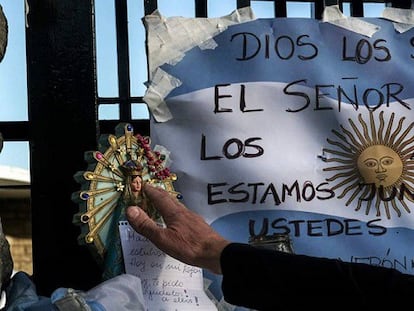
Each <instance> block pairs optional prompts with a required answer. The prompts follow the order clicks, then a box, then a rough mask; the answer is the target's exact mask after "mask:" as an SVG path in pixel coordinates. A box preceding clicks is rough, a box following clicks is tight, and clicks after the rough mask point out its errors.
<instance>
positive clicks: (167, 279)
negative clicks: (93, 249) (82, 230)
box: [119, 221, 217, 311]
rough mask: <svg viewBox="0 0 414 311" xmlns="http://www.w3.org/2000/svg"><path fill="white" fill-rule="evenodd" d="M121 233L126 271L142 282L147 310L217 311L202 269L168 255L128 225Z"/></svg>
mask: <svg viewBox="0 0 414 311" xmlns="http://www.w3.org/2000/svg"><path fill="white" fill-rule="evenodd" d="M119 231H120V236H121V244H122V252H123V256H124V262H125V271H126V273H129V274H132V275H135V276H137V277H139V278H140V279H141V282H142V290H143V295H144V298H145V300H146V305H147V311H149V310H151V311H181V310H183V311H186V310H189V311H190V310H202V311H204V310H205V311H212V310H217V307H216V306H215V304H214V303H213V302H212V301H211V300H210V299H209V298H208V296H207V295H206V293H205V292H204V288H203V272H202V269H200V268H198V267H194V266H190V265H187V264H185V263H182V262H180V261H178V260H176V259H174V258H172V257H170V256H168V255H166V254H165V253H164V252H162V251H160V250H159V249H158V248H157V247H156V246H155V245H154V244H152V242H150V241H149V240H148V239H146V238H145V237H143V236H142V235H140V234H138V233H136V232H135V230H134V229H132V228H131V227H130V225H129V223H128V222H125V221H123V222H120V223H119Z"/></svg>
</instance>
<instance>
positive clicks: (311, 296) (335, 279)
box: [126, 185, 414, 310]
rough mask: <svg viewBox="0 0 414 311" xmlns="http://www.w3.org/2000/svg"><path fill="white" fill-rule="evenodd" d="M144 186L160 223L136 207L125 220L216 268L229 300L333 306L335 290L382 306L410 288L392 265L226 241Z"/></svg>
mask: <svg viewBox="0 0 414 311" xmlns="http://www.w3.org/2000/svg"><path fill="white" fill-rule="evenodd" d="M144 191H145V194H146V196H147V197H148V199H149V200H151V203H152V204H153V205H154V207H155V208H156V209H157V210H158V211H159V212H160V214H161V215H162V217H163V219H164V221H165V224H166V227H165V228H164V227H160V226H159V225H157V224H156V223H155V222H154V221H153V220H152V219H151V218H149V217H148V215H147V214H146V213H145V212H143V211H142V210H140V209H138V208H137V207H129V208H128V209H127V211H126V213H127V219H128V221H129V223H130V224H131V226H132V227H133V228H134V229H135V230H136V231H137V232H138V233H140V234H142V235H143V236H145V237H147V238H148V239H149V240H151V241H152V242H153V243H154V244H155V245H156V246H157V247H158V248H159V249H161V250H162V251H164V252H165V253H167V254H168V255H170V256H172V257H175V258H176V259H178V260H180V261H182V262H185V263H187V264H189V265H194V266H198V267H201V268H205V269H209V270H210V271H212V272H214V273H219V274H220V273H222V274H223V281H222V289H223V294H224V297H225V300H226V301H227V302H229V303H231V304H234V305H242V306H245V307H249V308H253V309H256V310H279V309H281V308H282V307H286V308H289V309H290V308H293V307H294V306H298V305H299V304H300V303H304V302H305V303H308V305H310V306H312V304H314V305H317V306H318V308H320V307H321V304H322V305H329V306H330V307H332V308H333V307H334V305H330V303H329V301H328V300H329V299H330V297H332V296H335V297H336V298H338V301H339V303H340V305H341V306H344V305H347V306H349V307H356V306H357V307H361V306H364V305H366V306H370V307H372V306H374V305H378V306H380V307H383V306H382V303H383V302H382V299H381V298H382V296H393V297H395V296H396V295H398V298H399V299H397V300H394V301H393V305H394V306H396V305H398V304H399V303H401V302H403V301H405V302H406V301H407V300H404V299H402V297H410V296H409V295H408V293H410V292H411V293H413V294H414V277H413V276H410V275H407V274H402V273H400V272H398V271H397V270H394V269H386V268H382V267H375V266H371V265H367V264H356V263H346V262H342V261H340V260H336V259H327V258H318V257H312V256H305V255H298V254H288V253H283V252H277V251H273V250H267V249H261V248H260V249H259V248H256V247H253V246H250V245H248V244H241V243H230V242H229V241H227V240H226V239H225V238H223V237H221V236H220V235H219V234H218V233H217V232H215V231H214V230H213V229H212V228H211V227H210V226H209V225H208V224H207V223H206V222H205V221H204V219H203V218H202V217H201V216H199V215H197V214H196V213H194V212H192V211H191V210H189V209H187V208H186V207H185V206H184V205H183V204H182V203H181V202H179V201H178V200H177V199H176V198H175V197H173V196H171V195H170V194H169V193H168V192H166V191H164V190H162V189H159V188H154V187H152V186H150V185H146V186H145V188H144ZM301 297H304V298H305V299H306V301H304V300H301V299H300V298H301ZM292 298H293V299H292ZM327 299H328V300H327ZM406 299H407V298H406ZM336 306H338V305H336Z"/></svg>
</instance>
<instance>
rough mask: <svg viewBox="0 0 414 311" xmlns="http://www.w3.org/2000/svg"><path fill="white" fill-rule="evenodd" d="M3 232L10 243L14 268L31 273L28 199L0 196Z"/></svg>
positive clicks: (0, 215) (0, 216)
mask: <svg viewBox="0 0 414 311" xmlns="http://www.w3.org/2000/svg"><path fill="white" fill-rule="evenodd" d="M0 218H1V223H2V226H3V232H4V233H5V234H6V237H7V240H8V241H9V244H10V250H11V253H12V257H13V263H14V270H15V271H25V272H27V273H28V274H32V273H33V264H32V262H33V261H32V222H31V210H30V199H28V198H18V199H5V198H0Z"/></svg>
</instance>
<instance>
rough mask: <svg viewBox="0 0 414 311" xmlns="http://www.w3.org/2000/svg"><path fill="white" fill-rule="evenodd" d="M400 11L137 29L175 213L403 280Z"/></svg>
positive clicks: (406, 30)
mask: <svg viewBox="0 0 414 311" xmlns="http://www.w3.org/2000/svg"><path fill="white" fill-rule="evenodd" d="M405 11H409V12H408V13H412V12H411V10H405ZM405 11H404V10H401V11H397V12H395V11H393V12H392V11H391V12H388V11H387V12H386V13H387V15H386V17H383V18H346V17H344V16H342V15H340V14H339V16H337V17H335V18H333V19H329V18H328V17H327V18H326V19H324V20H315V19H307V18H271V19H258V18H255V17H254V15H253V13H252V11H251V10H250V9H249V8H245V9H239V10H236V11H235V12H233V13H232V14H230V15H229V16H225V17H221V18H216V19H215V18H208V19H207V18H206V19H201V18H182V17H176V18H165V17H163V16H162V15H160V14H158V13H157V12H155V13H154V14H152V15H149V16H146V18H145V20H144V23H145V27H146V30H147V34H148V41H147V44H148V64H149V70H150V79H149V83H148V89H147V93H146V95H145V97H144V100H145V101H146V103H147V104H148V106H149V108H150V111H151V138H152V140H153V142H154V143H156V144H159V145H162V146H164V147H165V148H166V149H168V151H169V152H170V159H171V161H172V162H171V166H170V169H171V171H173V172H174V173H176V174H177V181H176V182H175V185H176V186H175V187H176V190H177V191H179V192H180V193H181V194H182V195H183V199H182V201H183V203H184V204H185V205H186V206H187V207H188V208H190V209H192V210H194V211H196V212H197V213H199V214H200V215H202V216H203V217H204V218H205V219H206V221H207V222H208V223H209V224H211V226H212V227H213V228H214V229H216V230H217V231H218V232H219V233H220V234H222V235H223V236H225V237H226V238H227V239H229V240H232V241H237V242H244V243H248V242H249V239H251V237H260V236H271V235H273V234H278V233H283V234H288V235H289V237H290V239H291V241H292V247H293V250H294V252H295V253H297V254H306V255H314V256H318V257H329V258H337V259H340V260H343V261H347V262H363V263H368V264H372V265H379V266H385V267H392V268H396V269H398V270H400V271H402V272H405V273H410V274H414V247H413V241H414V203H413V202H414V129H413V127H414V111H413V107H414V74H413V72H414V29H412V28H411V24H413V22H411V20H407V19H404V16H405V15H404V14H405V13H406V12H405ZM407 16H410V14H407ZM411 16H412V14H411ZM394 17H395V19H394ZM398 18H400V19H401V20H402V21H399V20H398ZM410 23H411V24H410ZM252 268H254V267H252ZM218 299H220V298H218Z"/></svg>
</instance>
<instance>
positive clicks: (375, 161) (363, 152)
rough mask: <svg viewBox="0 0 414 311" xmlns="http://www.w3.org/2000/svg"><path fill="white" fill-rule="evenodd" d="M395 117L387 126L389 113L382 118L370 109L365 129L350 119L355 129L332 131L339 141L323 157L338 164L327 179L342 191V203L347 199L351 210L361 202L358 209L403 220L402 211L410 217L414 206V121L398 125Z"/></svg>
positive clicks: (403, 118) (325, 169) (329, 168)
mask: <svg viewBox="0 0 414 311" xmlns="http://www.w3.org/2000/svg"><path fill="white" fill-rule="evenodd" d="M394 117H395V114H394V113H391V115H390V117H389V119H388V122H386V120H385V119H384V112H383V111H381V112H380V113H379V115H378V117H377V118H375V116H374V111H370V112H369V123H367V122H366V121H365V120H364V119H363V117H362V114H359V115H358V121H359V124H360V125H359V127H358V126H357V125H356V124H355V123H354V121H353V120H351V119H348V122H349V125H350V126H351V129H347V128H345V127H344V126H343V125H341V130H342V132H339V131H336V130H332V132H333V133H334V134H335V135H336V137H337V139H327V141H328V143H329V144H330V145H331V146H332V147H331V148H324V149H323V156H320V158H321V159H322V160H323V161H324V162H327V163H334V165H332V166H330V167H326V168H324V169H323V171H325V172H334V173H335V174H334V175H333V176H331V177H329V178H326V180H327V181H328V182H329V183H330V184H332V185H333V186H332V188H331V189H332V190H333V191H339V194H338V195H337V198H338V199H342V198H345V197H347V198H348V199H347V201H346V203H345V205H346V206H349V205H350V204H351V203H352V202H354V201H355V202H356V207H355V211H359V210H360V209H361V208H365V214H366V215H368V214H369V213H370V211H371V207H373V206H374V208H375V212H376V216H378V217H379V216H382V215H383V213H385V215H386V217H387V218H388V219H390V218H391V214H392V211H394V213H395V214H396V215H397V216H398V217H400V216H401V214H402V213H401V211H402V210H405V211H406V212H407V213H410V212H411V210H410V207H409V205H408V204H407V203H408V201H410V202H414V178H413V177H414V161H413V158H414V136H413V133H412V129H413V127H414V122H411V123H410V124H409V125H408V126H405V127H404V121H405V117H402V118H400V120H399V121H398V124H396V125H395V124H394ZM386 123H387V124H386ZM377 128H378V129H377Z"/></svg>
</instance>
